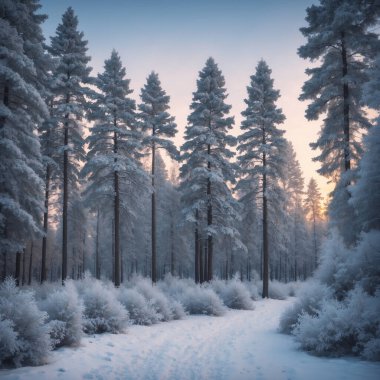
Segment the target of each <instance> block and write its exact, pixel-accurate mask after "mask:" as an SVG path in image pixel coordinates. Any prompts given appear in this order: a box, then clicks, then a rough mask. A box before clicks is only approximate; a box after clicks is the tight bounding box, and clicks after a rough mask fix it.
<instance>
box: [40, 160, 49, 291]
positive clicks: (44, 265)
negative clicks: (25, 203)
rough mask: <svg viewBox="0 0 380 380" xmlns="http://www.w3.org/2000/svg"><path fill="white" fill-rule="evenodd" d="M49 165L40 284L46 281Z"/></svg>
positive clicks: (46, 180)
mask: <svg viewBox="0 0 380 380" xmlns="http://www.w3.org/2000/svg"><path fill="white" fill-rule="evenodd" d="M50 172H51V168H50V165H49V164H47V166H46V177H45V210H44V236H43V237H42V255H41V284H42V283H43V282H45V281H46V251H47V233H48V220H49V196H50V194H49V193H50Z"/></svg>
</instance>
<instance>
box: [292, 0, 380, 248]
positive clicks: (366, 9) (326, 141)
mask: <svg viewBox="0 0 380 380" xmlns="http://www.w3.org/2000/svg"><path fill="white" fill-rule="evenodd" d="M378 16H379V7H378V4H377V2H376V1H375V2H373V1H368V0H359V1H358V0H339V1H336V0H321V1H320V5H318V6H317V5H313V6H311V7H309V8H307V17H306V21H307V22H308V24H309V25H308V26H307V27H304V28H301V29H300V30H301V32H302V34H303V35H304V36H305V37H306V38H307V42H306V44H305V45H303V46H301V47H300V48H299V50H298V54H299V55H300V57H302V58H305V59H307V58H309V59H310V60H312V61H314V60H320V62H321V64H320V65H319V66H317V67H314V68H312V69H307V70H306V73H307V74H308V75H309V76H310V78H309V79H308V80H307V81H306V82H305V84H304V86H303V88H302V94H301V96H300V99H301V100H310V101H311V103H310V104H309V105H308V107H307V111H306V118H307V119H308V120H316V119H318V118H319V117H320V116H321V115H324V114H326V117H325V118H324V123H323V126H322V128H321V131H320V133H319V137H318V139H317V141H316V142H315V143H312V144H310V145H311V147H312V148H313V149H315V150H316V149H318V150H320V154H319V155H318V156H316V157H315V158H314V160H316V161H319V162H320V163H321V167H320V169H319V170H318V172H319V173H320V174H321V175H324V176H326V177H328V178H330V179H333V181H334V182H335V183H337V182H339V181H340V183H338V185H337V187H336V189H335V191H334V199H333V203H332V206H331V207H330V211H331V212H330V217H331V222H332V223H333V224H334V225H336V226H337V227H338V228H339V230H340V232H341V233H342V234H343V235H344V237H345V240H346V242H348V243H350V242H352V239H353V237H354V236H353V235H354V234H352V233H348V232H347V230H349V229H350V228H349V227H348V226H350V225H351V224H352V222H353V218H354V214H353V210H352V208H351V207H350V206H349V204H348V200H349V198H350V194H349V193H348V192H347V186H348V185H349V184H350V182H351V181H352V174H353V173H352V171H351V169H353V167H354V164H355V162H356V161H357V160H358V158H359V156H360V152H361V146H360V143H359V140H358V136H360V130H361V129H364V130H365V129H367V128H369V126H370V123H369V122H368V120H367V118H366V115H365V113H364V111H363V109H362V107H361V104H360V100H361V96H362V87H363V83H365V81H366V80H367V76H366V74H365V68H366V65H367V60H368V58H371V57H373V55H374V53H375V51H376V49H377V48H378V44H379V41H378V36H377V35H376V34H375V33H372V32H370V31H369V28H370V27H371V26H373V25H375V24H376V22H377V19H378ZM343 173H345V174H344V178H341V175H342V174H343Z"/></svg>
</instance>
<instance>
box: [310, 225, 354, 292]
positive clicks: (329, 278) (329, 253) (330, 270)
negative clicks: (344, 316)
mask: <svg viewBox="0 0 380 380" xmlns="http://www.w3.org/2000/svg"><path fill="white" fill-rule="evenodd" d="M353 254H354V253H353V250H352V249H348V248H347V247H346V245H345V244H344V242H343V239H342V237H341V236H340V235H339V234H338V232H337V231H333V232H332V233H331V236H330V237H329V238H328V239H326V240H325V242H324V244H323V245H322V251H321V258H320V266H319V267H318V269H317V271H316V273H315V277H316V278H317V279H318V280H319V281H320V282H321V283H322V284H326V285H327V286H330V287H331V288H332V289H333V290H334V293H335V295H336V297H338V298H339V299H343V298H344V296H345V294H346V292H348V291H349V290H351V289H352V288H353V286H354V283H355V277H356V274H355V273H353V272H352V271H351V270H350V265H349V262H350V260H352V256H353Z"/></svg>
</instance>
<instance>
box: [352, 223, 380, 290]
mask: <svg viewBox="0 0 380 380" xmlns="http://www.w3.org/2000/svg"><path fill="white" fill-rule="evenodd" d="M350 273H355V275H356V277H357V278H358V282H359V283H360V285H361V286H362V288H363V289H364V290H365V291H366V292H367V293H368V294H371V295H373V294H375V292H376V288H377V287H378V286H379V284H380V231H376V230H372V231H370V232H368V233H363V234H362V235H361V237H360V241H359V243H358V246H357V248H356V250H355V252H354V255H353V260H352V265H351V270H350Z"/></svg>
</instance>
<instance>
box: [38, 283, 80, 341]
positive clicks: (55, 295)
mask: <svg viewBox="0 0 380 380" xmlns="http://www.w3.org/2000/svg"><path fill="white" fill-rule="evenodd" d="M38 306H39V308H40V309H41V310H43V311H46V312H47V314H48V321H49V323H48V326H49V328H50V336H51V338H52V344H53V346H54V347H60V346H73V345H78V344H79V342H80V340H81V337H82V314H83V306H82V303H81V301H80V300H79V297H78V293H77V290H76V288H75V286H74V284H73V282H72V281H66V283H65V286H60V287H59V288H56V289H54V290H53V292H52V293H50V294H49V295H48V296H47V297H46V299H43V300H41V301H39V303H38Z"/></svg>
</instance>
